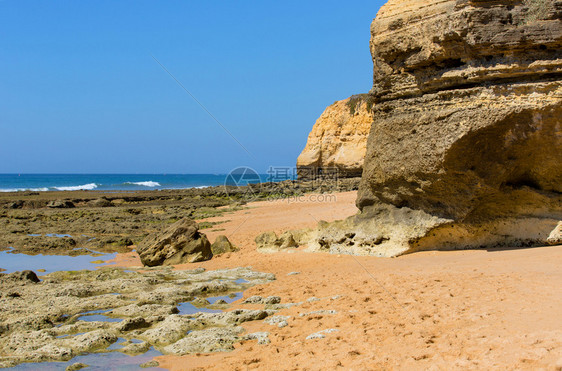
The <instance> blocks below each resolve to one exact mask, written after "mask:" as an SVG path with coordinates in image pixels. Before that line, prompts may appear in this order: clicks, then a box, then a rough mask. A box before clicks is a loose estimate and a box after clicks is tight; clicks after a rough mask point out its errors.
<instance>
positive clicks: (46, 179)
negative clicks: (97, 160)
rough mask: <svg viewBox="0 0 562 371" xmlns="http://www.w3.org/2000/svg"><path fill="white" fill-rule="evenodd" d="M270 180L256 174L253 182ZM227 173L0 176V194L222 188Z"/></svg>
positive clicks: (265, 176) (266, 176) (265, 175)
mask: <svg viewBox="0 0 562 371" xmlns="http://www.w3.org/2000/svg"><path fill="white" fill-rule="evenodd" d="M269 177H270V175H267V174H261V175H259V178H260V179H258V180H257V181H256V182H259V181H261V182H265V181H267V179H268V178H269ZM227 178H228V175H227V174H0V192H17V191H36V192H47V191H78V190H100V191H139V190H155V189H185V188H204V187H212V186H222V185H224V184H225V182H226V181H227Z"/></svg>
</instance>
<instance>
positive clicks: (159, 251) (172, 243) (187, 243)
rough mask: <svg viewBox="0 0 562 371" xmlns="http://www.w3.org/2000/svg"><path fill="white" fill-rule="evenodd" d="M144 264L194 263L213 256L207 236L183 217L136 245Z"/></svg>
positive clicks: (192, 222)
mask: <svg viewBox="0 0 562 371" xmlns="http://www.w3.org/2000/svg"><path fill="white" fill-rule="evenodd" d="M137 252H138V254H139V256H140V258H141V261H142V263H143V264H144V265H146V266H149V267H152V266H157V265H173V264H181V263H195V262H199V261H204V260H209V259H211V258H212V257H213V253H212V251H211V244H210V243H209V240H207V237H206V236H205V235H204V234H203V233H200V232H199V231H198V228H197V223H195V222H194V221H193V220H191V219H188V218H184V219H182V220H180V221H178V222H176V223H174V224H172V225H171V226H170V227H168V228H167V229H165V230H164V231H163V232H161V233H154V234H152V235H149V236H147V237H146V238H145V239H144V240H143V241H142V242H141V243H140V244H139V245H138V247H137Z"/></svg>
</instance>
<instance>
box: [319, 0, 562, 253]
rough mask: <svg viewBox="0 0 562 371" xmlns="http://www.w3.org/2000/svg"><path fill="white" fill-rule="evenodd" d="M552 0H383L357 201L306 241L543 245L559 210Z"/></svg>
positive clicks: (340, 246) (557, 38) (391, 247)
mask: <svg viewBox="0 0 562 371" xmlns="http://www.w3.org/2000/svg"><path fill="white" fill-rule="evenodd" d="M561 21H562V1H554V0H550V1H547V0H528V1H468V0H453V1H451V0H450V1H437V0H433V1H427V0H390V1H389V2H388V3H387V4H386V5H385V6H383V7H382V8H381V10H380V12H379V13H378V14H377V17H376V19H375V20H374V21H373V24H372V26H371V36H372V37H371V53H372V56H373V63H374V84H373V89H372V91H371V93H372V95H373V96H374V97H375V98H376V104H375V105H374V108H373V109H374V112H373V115H374V123H373V125H372V128H371V130H370V134H369V139H368V144H367V152H366V157H365V162H364V172H363V178H362V184H361V187H360V191H359V195H358V199H357V205H358V207H359V208H360V209H361V214H360V215H358V216H356V217H353V218H351V219H349V220H346V221H343V222H340V223H336V224H330V225H325V226H323V227H322V228H321V231H320V232H319V235H318V238H317V240H316V243H315V244H313V247H314V248H317V249H328V250H331V251H336V252H346V251H347V252H353V253H359V254H373V255H380V256H394V255H399V254H402V253H406V252H412V251H417V250H420V249H435V248H468V247H486V246H498V245H509V246H521V245H533V244H542V243H544V242H545V240H546V238H547V237H548V234H549V232H550V230H552V228H554V227H555V226H556V224H557V221H558V220H560V219H562V197H561V194H562V166H561V164H562V22H561Z"/></svg>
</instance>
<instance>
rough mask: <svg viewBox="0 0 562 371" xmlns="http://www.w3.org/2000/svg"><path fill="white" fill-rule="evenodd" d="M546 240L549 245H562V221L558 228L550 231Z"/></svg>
mask: <svg viewBox="0 0 562 371" xmlns="http://www.w3.org/2000/svg"><path fill="white" fill-rule="evenodd" d="M546 242H547V243H548V244H549V245H562V221H560V222H558V225H556V228H554V229H553V230H552V232H550V234H549V235H548V238H547V239H546Z"/></svg>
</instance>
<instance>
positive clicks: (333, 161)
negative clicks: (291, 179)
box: [297, 94, 373, 178]
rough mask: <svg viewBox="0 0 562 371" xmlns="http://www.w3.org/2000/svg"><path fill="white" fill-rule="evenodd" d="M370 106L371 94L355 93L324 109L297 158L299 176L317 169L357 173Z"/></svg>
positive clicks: (369, 125) (353, 175) (367, 132)
mask: <svg viewBox="0 0 562 371" xmlns="http://www.w3.org/2000/svg"><path fill="white" fill-rule="evenodd" d="M372 107H373V102H372V97H371V96H370V95H368V94H359V95H354V96H352V97H350V98H347V99H344V100H340V101H337V102H335V103H334V104H332V105H331V106H329V107H328V108H326V110H325V111H324V112H323V113H322V115H321V116H320V117H319V118H318V120H317V121H316V123H315V124H314V127H313V128H312V131H311V132H310V134H309V136H308V141H307V143H306V147H305V148H304V150H303V151H302V153H301V154H300V156H299V157H298V159H297V171H298V173H299V176H300V177H303V178H308V177H310V176H311V175H314V174H318V172H319V171H321V169H329V171H331V172H333V170H336V171H337V173H338V175H339V176H343V177H356V176H361V172H362V171H363V160H364V158H365V151H366V149H367V136H368V135H369V130H370V129H371V123H372V122H373V116H372V113H371V112H372Z"/></svg>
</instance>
